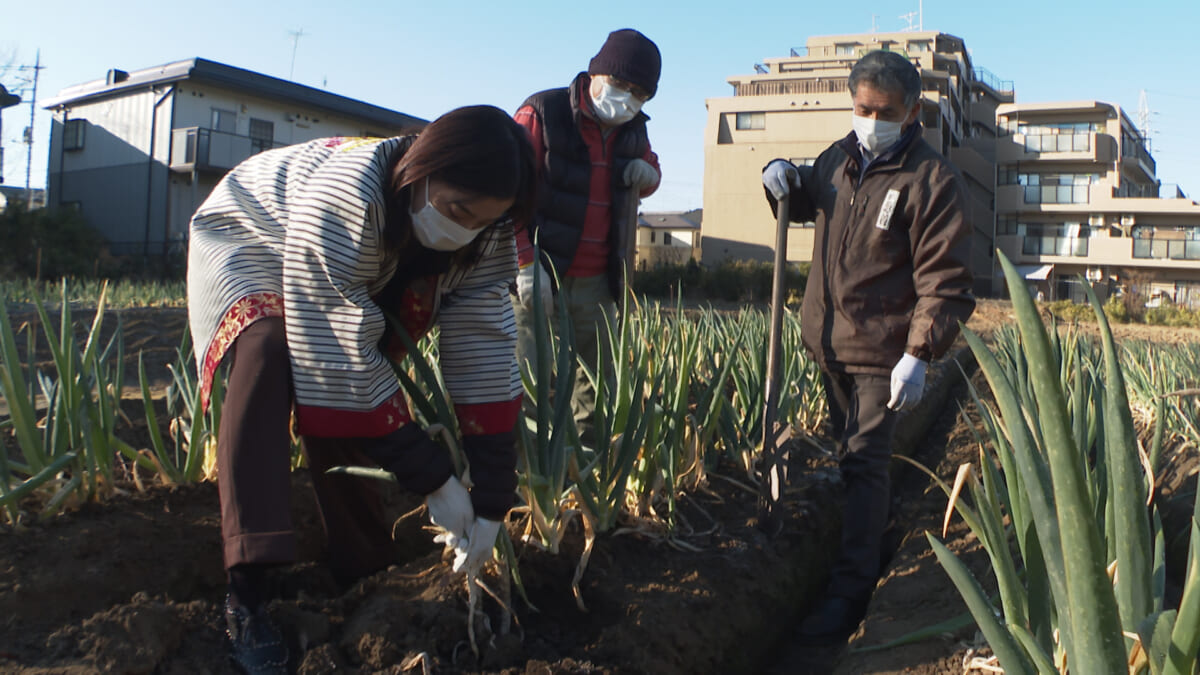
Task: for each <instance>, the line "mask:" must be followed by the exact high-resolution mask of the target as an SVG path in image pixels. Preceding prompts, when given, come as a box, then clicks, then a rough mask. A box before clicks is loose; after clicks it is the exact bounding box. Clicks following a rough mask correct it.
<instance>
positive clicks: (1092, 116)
mask: <svg viewBox="0 0 1200 675" xmlns="http://www.w3.org/2000/svg"><path fill="white" fill-rule="evenodd" d="M997 120H998V122H999V126H1000V130H1001V134H1002V138H1001V139H1000V141H999V142H998V143H997V149H996V162H997V187H996V246H997V247H998V248H1000V249H1001V250H1003V251H1004V253H1005V255H1006V256H1008V257H1009V259H1011V260H1012V261H1013V262H1014V263H1015V264H1017V265H1018V270H1019V271H1020V272H1021V273H1022V274H1023V275H1024V276H1025V279H1026V282H1027V284H1028V286H1029V289H1030V291H1031V292H1032V293H1034V294H1035V295H1040V297H1043V298H1045V299H1047V300H1054V299H1070V300H1073V301H1076V302H1083V301H1085V297H1084V293H1083V288H1082V286H1081V284H1080V282H1079V279H1080V277H1082V278H1084V279H1087V281H1088V282H1089V283H1090V284H1091V285H1092V286H1093V287H1094V288H1096V290H1097V292H1098V294H1099V295H1100V296H1101V297H1102V298H1103V297H1104V296H1106V295H1107V294H1108V293H1109V292H1112V291H1114V290H1116V289H1118V288H1119V289H1123V290H1124V291H1126V292H1132V293H1136V294H1139V295H1141V296H1144V297H1145V298H1146V299H1148V300H1149V301H1150V302H1151V303H1157V302H1161V301H1162V300H1164V299H1166V300H1169V301H1172V302H1175V303H1178V304H1181V305H1187V306H1190V307H1193V308H1197V307H1200V205H1197V204H1196V202H1194V201H1192V200H1190V199H1187V198H1185V197H1184V195H1183V193H1182V192H1181V191H1180V190H1179V189H1178V188H1173V189H1171V190H1166V189H1165V188H1160V183H1159V181H1158V178H1157V176H1156V173H1155V162H1154V158H1153V157H1152V156H1151V155H1150V153H1149V152H1148V151H1147V148H1146V145H1145V143H1144V141H1143V140H1142V137H1141V134H1140V133H1139V132H1138V130H1137V127H1135V126H1134V124H1133V122H1131V121H1130V119H1129V117H1128V116H1126V115H1125V113H1124V112H1123V111H1122V110H1121V108H1120V107H1118V106H1115V105H1112V104H1109V103H1103V102H1100V101H1078V102H1058V103H1034V104H1031V103H1022V104H1006V105H1002V106H1000V107H999V108H998V109H997ZM1160 191H1161V192H1163V193H1165V194H1160ZM995 274H996V275H1000V271H999V266H997V269H996V270H995ZM996 278H997V283H1000V281H999V276H997V277H996Z"/></svg>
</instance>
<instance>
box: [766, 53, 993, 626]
mask: <svg viewBox="0 0 1200 675" xmlns="http://www.w3.org/2000/svg"><path fill="white" fill-rule="evenodd" d="M849 89H850V95H851V98H852V101H853V106H854V112H853V116H852V118H851V120H852V125H853V131H852V132H851V133H850V134H849V135H847V136H846V137H845V138H843V139H842V140H840V141H838V142H836V143H834V144H833V145H832V146H830V147H829V148H828V149H827V150H825V152H823V153H821V156H820V157H818V158H817V160H816V162H815V163H814V164H813V166H811V167H796V166H793V165H792V164H791V163H790V162H788V161H787V160H783V159H776V160H773V161H772V162H771V163H769V164H768V165H767V166H766V168H764V169H763V186H764V187H765V188H766V191H767V198H768V200H769V201H770V202H771V205H772V208H776V207H777V204H778V201H779V200H780V199H782V198H783V197H784V196H785V195H788V196H789V199H788V207H789V218H790V220H792V221H793V222H808V221H814V222H815V223H816V237H815V241H814V245H813V263H812V270H811V272H810V275H809V278H808V286H807V288H806V289H805V292H804V306H803V310H802V312H803V314H802V323H801V334H802V336H803V341H804V345H805V347H806V348H807V349H808V351H809V352H810V353H811V354H812V356H813V358H814V359H816V361H817V363H819V364H820V366H821V370H822V375H823V379H824V382H825V387H826V400H827V402H828V404H829V417H830V422H831V424H832V426H833V432H834V435H835V437H836V438H837V439H838V442H839V455H840V458H841V459H840V468H841V475H842V481H843V490H844V496H845V509H844V511H843V517H842V522H843V527H842V543H841V549H840V552H839V555H838V558H837V560H836V561H835V563H834V567H833V573H832V576H831V578H830V581H829V585H828V587H827V589H826V592H825V594H824V596H823V597H822V599H821V600H820V601H819V602H818V604H817V605H816V607H815V608H814V609H813V610H812V611H811V612H810V613H809V614H808V616H807V617H806V618H805V620H804V621H803V622H802V623H801V625H800V635H799V639H800V641H801V642H806V643H809V644H828V643H831V642H839V641H842V640H844V639H846V638H847V637H848V636H849V635H850V633H852V632H853V631H854V629H855V627H856V626H857V625H858V623H859V621H861V619H862V616H863V614H864V613H865V612H866V607H867V603H868V601H869V600H870V597H871V593H872V591H873V590H874V587H875V582H876V581H877V579H878V576H879V573H880V565H881V551H880V543H881V539H882V535H883V531H884V529H885V527H886V525H887V520H888V506H889V503H890V495H889V489H890V488H889V476H888V464H889V460H890V457H891V443H892V431H893V429H894V426H895V420H896V413H897V412H899V411H902V410H908V409H911V408H912V407H913V406H915V405H916V403H917V402H918V401H919V400H920V398H921V394H922V390H923V388H924V384H925V369H926V367H927V366H928V364H929V362H930V361H931V360H933V359H936V358H938V357H940V356H942V354H944V353H945V352H946V350H947V349H949V347H950V345H951V343H952V342H953V341H954V339H955V337H956V336H957V335H958V322H960V321H966V320H967V317H969V316H970V315H971V312H972V311H973V310H974V308H975V299H974V297H973V296H972V294H971V283H972V280H971V273H970V271H969V270H968V268H967V260H968V254H969V250H970V240H969V236H970V232H971V225H970V223H969V222H968V221H967V219H966V218H967V214H966V208H965V207H966V197H965V191H964V189H963V187H962V179H961V177H960V176H959V174H958V172H957V171H956V170H955V169H954V167H953V166H951V164H950V163H949V162H948V161H947V160H946V159H945V158H944V157H942V156H941V155H940V154H939V153H938V152H937V151H936V150H934V149H933V148H932V147H930V146H929V144H927V143H926V142H925V140H924V139H923V138H922V134H921V131H922V127H921V123H920V121H919V118H920V112H921V101H920V98H921V76H920V74H919V73H918V72H917V70H916V68H914V67H913V64H912V63H910V62H909V61H908V60H907V59H905V58H904V57H903V56H901V55H899V54H897V53H894V52H887V51H876V52H871V53H869V54H867V55H866V56H864V57H863V58H862V59H861V60H859V62H858V63H857V64H856V65H855V66H854V68H853V69H852V70H851V71H850V78H849Z"/></svg>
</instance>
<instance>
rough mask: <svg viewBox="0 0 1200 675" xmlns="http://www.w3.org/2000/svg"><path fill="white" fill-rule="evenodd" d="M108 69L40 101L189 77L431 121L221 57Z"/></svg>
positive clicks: (347, 110)
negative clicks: (223, 60)
mask: <svg viewBox="0 0 1200 675" xmlns="http://www.w3.org/2000/svg"><path fill="white" fill-rule="evenodd" d="M109 72H110V77H106V78H104V79H99V80H93V81H91V82H84V83H83V84H76V85H73V86H70V87H67V88H66V89H63V90H62V91H60V92H58V95H57V96H55V97H54V98H51V99H47V100H44V101H41V105H42V107H43V108H46V109H48V110H49V109H53V108H58V107H60V106H69V105H70V104H72V103H81V102H84V101H90V100H94V99H102V98H107V97H112V96H121V95H123V94H124V93H126V92H128V91H138V90H143V89H145V88H147V87H151V86H155V85H160V84H170V83H173V82H183V81H190V82H196V83H203V84H211V85H215V86H220V87H226V88H228V89H235V90H239V91H244V92H246V93H249V94H254V95H256V96H262V97H264V98H269V99H273V100H278V101H287V102H290V103H295V104H300V105H304V106H311V107H315V108H321V109H324V110H326V111H329V112H334V113H338V114H342V115H347V116H351V117H357V118H360V119H364V120H369V121H371V122H375V123H378V124H385V125H390V126H392V127H406V126H413V125H416V126H421V125H424V124H425V123H426V122H427V121H428V120H424V119H421V118H419V117H413V116H412V115H406V114H404V113H401V112H396V111H395V110H389V109H387V108H381V107H379V106H377V105H372V104H370V103H365V102H363V101H359V100H356V99H352V98H347V97H345V96H339V95H337V94H332V93H330V92H327V91H324V90H321V89H317V88H315V87H309V86H307V85H303V84H297V83H295V82H291V81H288V80H282V79H279V78H277V77H271V76H270V75H263V74H262V73H256V72H254V71H251V70H244V69H242V68H235V67H233V66H227V65H225V64H224V63H217V62H216V61H209V60H208V59H202V58H194V59H187V60H184V61H175V62H173V63H167V64H164V65H161V66H154V67H151V68H143V69H142V70H135V71H130V72H129V73H128V74H125V73H124V72H123V71H116V70H113V71H109ZM113 73H117V74H119V75H121V77H111V75H112V74H113ZM115 80H120V81H115Z"/></svg>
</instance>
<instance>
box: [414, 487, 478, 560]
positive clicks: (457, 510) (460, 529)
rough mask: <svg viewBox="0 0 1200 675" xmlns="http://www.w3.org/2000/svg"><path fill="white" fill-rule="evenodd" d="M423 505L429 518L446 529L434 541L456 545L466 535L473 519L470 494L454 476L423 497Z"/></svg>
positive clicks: (473, 510) (473, 511) (473, 512)
mask: <svg viewBox="0 0 1200 675" xmlns="http://www.w3.org/2000/svg"><path fill="white" fill-rule="evenodd" d="M425 506H426V508H428V509H429V520H431V521H432V522H433V524H434V525H437V526H438V527H440V528H442V529H444V530H446V533H445V534H440V535H438V536H437V537H435V538H434V541H440V542H445V544H446V545H447V546H457V545H458V542H459V541H461V540H462V539H464V538H465V537H466V536H467V533H468V530H470V528H471V523H472V522H473V521H474V520H475V509H474V508H473V507H472V506H471V494H470V493H469V492H467V488H465V487H463V484H462V483H460V482H458V479H457V478H455V477H454V476H450V477H449V478H447V479H446V482H445V483H442V486H441V487H440V488H438V489H436V490H434V491H433V492H430V493H429V494H428V495H427V496H426V497H425Z"/></svg>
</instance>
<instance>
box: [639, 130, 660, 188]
mask: <svg viewBox="0 0 1200 675" xmlns="http://www.w3.org/2000/svg"><path fill="white" fill-rule="evenodd" d="M642 159H643V160H645V162H646V163H647V164H649V165H650V166H652V167H654V170H655V171H656V172H658V180H656V181H654V185H651V186H650V187H648V188H646V189H644V190H642V191H641V192H640V193H639V195H638V196H640V197H642V198H643V199H645V198H646V197H649V196H650V195H652V194H654V193H655V191H657V190H658V186H659V185H661V184H662V167H660V166H659V165H658V155H657V154H655V152H654V150H652V149H651V148H650V142H649V141H646V154H644V155H642Z"/></svg>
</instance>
